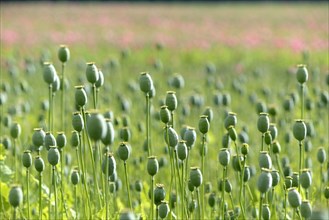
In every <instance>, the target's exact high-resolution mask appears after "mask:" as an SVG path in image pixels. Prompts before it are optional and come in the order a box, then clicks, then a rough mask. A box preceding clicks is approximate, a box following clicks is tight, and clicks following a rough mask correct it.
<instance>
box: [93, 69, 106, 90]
mask: <svg viewBox="0 0 329 220" xmlns="http://www.w3.org/2000/svg"><path fill="white" fill-rule="evenodd" d="M98 75H99V77H98V80H97V81H96V83H95V86H96V88H100V87H102V86H103V85H104V74H103V72H102V71H101V70H100V69H99V70H98Z"/></svg>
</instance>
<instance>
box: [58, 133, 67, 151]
mask: <svg viewBox="0 0 329 220" xmlns="http://www.w3.org/2000/svg"><path fill="white" fill-rule="evenodd" d="M56 143H57V147H58V148H59V149H62V148H63V147H65V146H66V143H67V140H66V136H65V133H64V132H57V137H56Z"/></svg>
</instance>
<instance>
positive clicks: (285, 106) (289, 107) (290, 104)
mask: <svg viewBox="0 0 329 220" xmlns="http://www.w3.org/2000/svg"><path fill="white" fill-rule="evenodd" d="M294 105H295V104H294V101H293V100H292V99H291V98H290V97H287V98H286V99H285V100H284V102H283V109H284V110H285V111H287V112H290V111H292V109H293V108H294Z"/></svg>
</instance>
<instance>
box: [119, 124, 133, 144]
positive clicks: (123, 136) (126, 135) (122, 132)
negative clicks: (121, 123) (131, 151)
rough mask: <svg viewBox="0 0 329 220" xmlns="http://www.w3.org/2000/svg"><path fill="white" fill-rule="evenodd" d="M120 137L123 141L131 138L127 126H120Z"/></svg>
mask: <svg viewBox="0 0 329 220" xmlns="http://www.w3.org/2000/svg"><path fill="white" fill-rule="evenodd" d="M120 139H121V140H122V141H124V142H128V141H129V140H130V139H131V132H130V129H129V128H128V127H123V128H121V130H120Z"/></svg>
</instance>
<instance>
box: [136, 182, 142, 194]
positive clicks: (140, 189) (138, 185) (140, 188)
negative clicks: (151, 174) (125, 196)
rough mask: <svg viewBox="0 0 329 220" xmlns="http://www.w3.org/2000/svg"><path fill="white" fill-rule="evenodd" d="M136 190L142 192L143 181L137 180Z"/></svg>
mask: <svg viewBox="0 0 329 220" xmlns="http://www.w3.org/2000/svg"><path fill="white" fill-rule="evenodd" d="M135 190H136V191H137V192H142V190H143V183H142V181H140V180H136V182H135Z"/></svg>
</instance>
